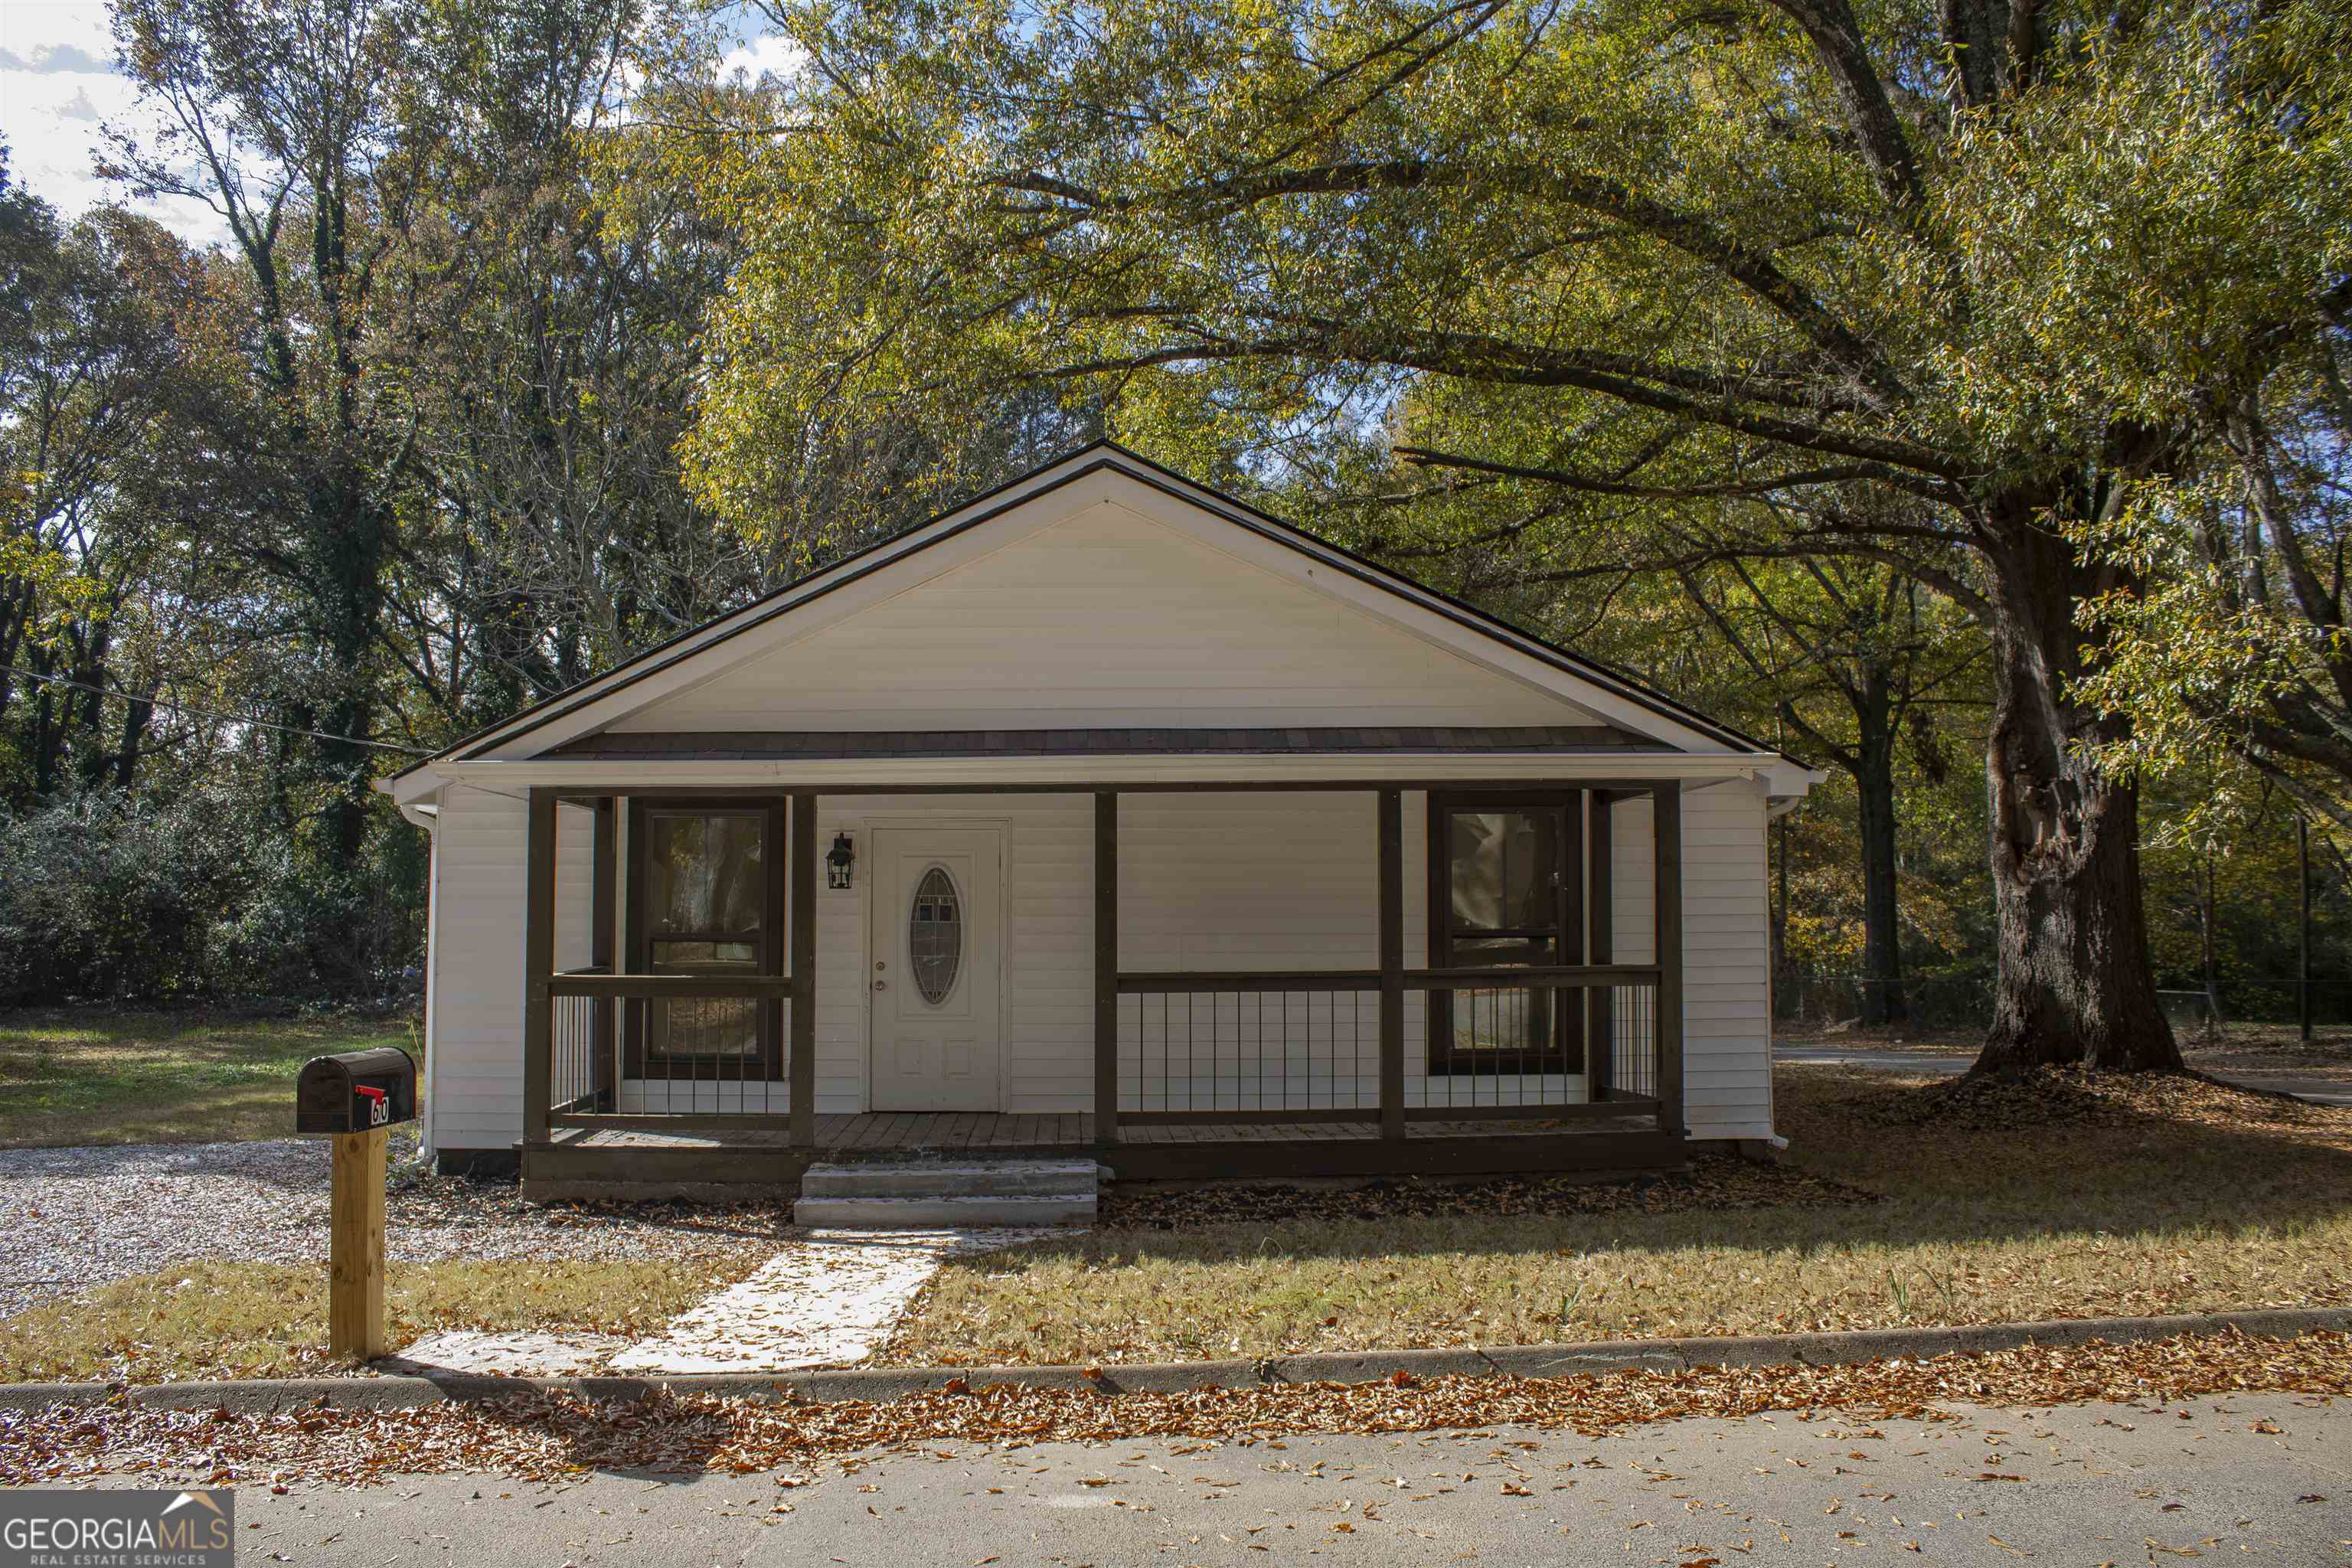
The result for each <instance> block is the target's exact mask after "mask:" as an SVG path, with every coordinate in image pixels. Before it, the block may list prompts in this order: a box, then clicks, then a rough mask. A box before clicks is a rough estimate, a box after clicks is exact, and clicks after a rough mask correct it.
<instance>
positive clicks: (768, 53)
mask: <svg viewBox="0 0 2352 1568" xmlns="http://www.w3.org/2000/svg"><path fill="white" fill-rule="evenodd" d="M807 63H808V51H807V50H805V49H803V48H802V47H800V46H799V45H798V44H796V43H794V42H793V40H792V39H790V38H787V37H783V36H782V35H781V34H777V33H766V34H762V35H761V37H756V38H746V39H744V40H743V41H742V42H741V43H740V44H738V45H736V46H735V47H733V48H731V49H730V50H728V51H727V55H726V58H724V59H722V60H721V61H720V62H719V64H720V67H721V68H723V69H725V70H727V71H730V72H734V71H741V72H742V73H743V74H744V75H745V76H746V77H749V78H750V79H751V80H752V81H754V82H757V81H759V80H760V79H761V78H762V77H770V76H773V77H793V76H797V75H799V74H800V69H801V67H802V66H803V65H805V64H807Z"/></svg>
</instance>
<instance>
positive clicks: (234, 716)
mask: <svg viewBox="0 0 2352 1568" xmlns="http://www.w3.org/2000/svg"><path fill="white" fill-rule="evenodd" d="M7 673H8V674H10V675H21V676H23V677H24V678H25V679H27V680H46V681H47V682H48V683H49V684H50V685H52V686H69V687H71V688H73V689H75V690H76V691H87V692H89V693H91V694H92V695H93V696H98V697H111V698H114V699H115V700H118V701H121V702H144V703H146V704H147V705H148V706H150V707H152V708H168V709H170V710H172V711H173V712H174V713H182V714H185V715H186V716H187V717H189V718H191V719H217V720H219V721H221V722H222V723H224V724H245V725H249V726H250V727H252V728H253V729H256V730H278V731H283V732H285V733H286V734H289V735H308V736H310V738H311V739H312V740H314V741H340V742H342V743H343V744H344V745H347V746H373V747H374V748H375V749H376V750H377V751H380V752H403V753H404V754H406V755H408V756H412V757H429V756H431V755H432V754H433V753H432V752H428V751H424V750H422V749H420V748H418V747H415V746H402V745H396V744H394V742H390V741H362V740H359V739H357V738H356V737H354V736H351V735H330V734H329V733H327V732H326V731H324V730H305V729H304V728H302V727H301V726H300V725H299V724H273V723H271V722H270V721H268V720H267V719H247V718H246V717H245V716H244V715H242V714H238V713H221V712H215V710H211V709H208V708H191V707H189V706H188V705H187V704H186V703H184V702H174V701H173V700H171V699H169V698H167V697H134V696H132V695H131V693H130V692H128V691H109V690H107V689H105V688H104V687H102V686H92V685H91V684H90V683H89V681H87V680H74V679H68V678H67V677H65V676H62V675H43V674H42V673H41V672H40V671H39V670H37V669H23V668H17V667H16V666H14V665H11V666H9V667H8V668H7Z"/></svg>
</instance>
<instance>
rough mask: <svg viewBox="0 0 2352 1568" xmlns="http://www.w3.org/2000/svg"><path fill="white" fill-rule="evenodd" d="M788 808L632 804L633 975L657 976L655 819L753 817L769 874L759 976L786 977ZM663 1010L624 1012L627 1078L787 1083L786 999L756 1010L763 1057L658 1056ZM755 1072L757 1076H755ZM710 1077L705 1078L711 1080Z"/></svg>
mask: <svg viewBox="0 0 2352 1568" xmlns="http://www.w3.org/2000/svg"><path fill="white" fill-rule="evenodd" d="M789 811H790V803H789V802H788V801H786V800H783V799H781V798H779V797H776V796H772V795H744V796H740V797H738V796H709V795H677V796H667V795H635V796H632V797H630V800H629V880H628V899H627V905H628V912H627V916H626V925H627V928H628V929H627V933H626V935H625V938H624V942H623V951H624V952H625V953H626V954H627V957H628V972H629V973H632V974H650V973H653V944H654V935H653V931H652V924H653V922H652V921H650V920H649V919H648V918H647V911H646V897H647V895H648V893H649V892H650V891H651V890H652V888H653V831H652V819H653V817H654V816H656V815H661V816H758V817H759V818H760V819H761V826H760V860H761V865H763V866H765V867H766V868H768V874H767V875H766V876H764V877H762V878H761V888H760V942H759V948H760V955H759V962H760V973H762V974H782V973H783V972H784V889H785V887H786V885H787V884H786V882H785V879H784V878H785V866H784V858H785V857H786V856H787V855H789V854H790V853H791V852H792V850H791V842H792V840H791V835H790V833H789V832H788V831H787V829H788V827H789V824H788V822H787V821H786V816H787V815H788V813H789ZM661 940H663V941H665V942H720V941H727V940H732V936H731V933H712V932H692V931H689V932H684V933H674V934H670V935H666V936H664V937H663V938H662V939H661ZM659 1005H662V1004H661V1003H659V1002H654V1001H648V1002H646V1003H645V1004H644V1005H642V1006H630V1007H627V1008H625V1010H624V1016H625V1018H626V1021H627V1030H626V1036H625V1076H626V1077H629V1078H645V1079H683V1080H688V1081H692V1080H695V1079H702V1081H715V1082H719V1083H734V1082H738V1081H740V1082H744V1083H781V1082H782V1081H784V1078H785V1063H784V1017H783V1014H784V1005H783V1002H782V999H781V998H771V999H768V1000H764V1001H759V1002H755V1003H754V1006H756V1007H757V1009H758V1018H759V1050H758V1052H757V1054H756V1055H746V1056H737V1055H734V1054H732V1053H728V1054H719V1053H714V1052H709V1051H668V1050H655V1049H654V1048H653V1047H652V1042H651V1040H650V1039H649V1038H648V1037H649V1036H650V1035H651V1033H652V1023H653V1009H654V1008H655V1007H656V1006H659ZM727 1068H740V1072H739V1073H737V1074H733V1075H726V1076H721V1075H722V1074H724V1071H725V1069H727ZM754 1069H756V1070H754ZM706 1072H707V1073H708V1074H709V1075H710V1076H709V1078H705V1077H704V1074H705V1073H706Z"/></svg>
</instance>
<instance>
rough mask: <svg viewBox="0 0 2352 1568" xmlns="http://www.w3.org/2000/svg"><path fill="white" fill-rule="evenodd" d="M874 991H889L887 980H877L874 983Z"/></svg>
mask: <svg viewBox="0 0 2352 1568" xmlns="http://www.w3.org/2000/svg"><path fill="white" fill-rule="evenodd" d="M874 989H875V990H877V991H887V990H889V989H890V983H889V982H888V981H887V980H877V981H876V982H875V983H874Z"/></svg>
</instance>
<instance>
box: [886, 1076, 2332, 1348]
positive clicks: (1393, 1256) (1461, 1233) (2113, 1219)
mask: <svg viewBox="0 0 2352 1568" xmlns="http://www.w3.org/2000/svg"><path fill="white" fill-rule="evenodd" d="M1901 1081H1902V1080H1890V1079H1888V1077H1887V1076H1886V1075H1885V1074H1883V1073H1873V1074H1858V1073H1848V1072H1842V1071H1838V1070H1836V1069H1831V1068H1785V1069H1783V1070H1782V1072H1781V1073H1780V1078H1779V1097H1780V1099H1779V1103H1780V1125H1781V1127H1782V1128H1783V1130H1784V1131H1786V1132H1787V1133H1788V1134H1789V1136H1790V1139H1791V1141H1792V1142H1793V1145H1794V1151H1793V1153H1792V1156H1791V1158H1792V1159H1793V1161H1794V1163H1796V1164H1797V1165H1799V1166H1800V1167H1801V1169H1803V1170H1805V1171H1807V1172H1810V1173H1812V1174H1815V1175H1818V1176H1821V1177H1823V1178H1826V1179H1828V1180H1830V1181H1832V1182H1837V1183H1842V1184H1852V1185H1853V1186H1858V1187H1862V1188H1864V1189H1866V1190H1869V1191H1872V1192H1875V1193H1879V1194H1884V1195H1885V1201H1884V1202H1882V1203H1877V1204H1870V1205H1807V1206H1783V1207H1776V1208H1760V1209H1758V1208H1751V1209H1745V1210H1739V1211H1717V1210H1706V1209H1691V1210H1685V1211H1682V1212H1673V1213H1639V1212H1630V1213H1629V1212H1617V1213H1599V1214H1591V1213H1586V1214H1574V1213H1570V1214H1550V1215H1508V1216H1503V1217H1489V1218H1463V1217H1440V1218H1418V1219H1416V1218H1388V1219H1382V1220H1379V1221H1376V1222H1375V1221H1346V1220H1340V1221H1332V1220H1328V1219H1319V1218H1318V1219H1317V1220H1314V1221H1307V1222H1301V1221H1292V1222H1286V1223H1282V1224H1245V1225H1230V1226H1210V1227H1205V1228H1202V1229H1196V1230H1190V1231H1177V1232H1172V1233H1164V1234H1163V1233H1139V1232H1126V1233H1120V1232H1106V1233H1097V1234H1096V1235H1093V1236H1088V1237H1076V1238H1071V1239H1066V1240H1058V1241H1051V1242H1045V1243H1040V1244H1037V1245H1035V1246H1033V1247H1027V1248H1023V1249H1018V1250H1015V1251H1011V1252H1003V1253H995V1254H991V1255H988V1256H986V1257H984V1258H973V1259H970V1260H967V1261H965V1262H961V1263H957V1264H951V1265H950V1266H949V1267H948V1268H946V1269H945V1270H944V1271H943V1272H942V1273H941V1275H940V1279H938V1280H937V1281H935V1282H934V1283H933V1285H932V1286H931V1287H930V1288H929V1290H928V1291H927V1292H926V1294H925V1296H924V1297H923V1298H922V1299H921V1300H919V1302H918V1303H917V1305H916V1307H915V1309H914V1310H912V1311H911V1312H910V1313H909V1315H908V1321H906V1323H905V1325H904V1326H903V1327H902V1329H901V1331H900V1332H899V1333H898V1336H897V1338H896V1339H895V1341H894V1342H893V1343H892V1345H891V1346H890V1348H889V1350H888V1351H887V1352H886V1356H885V1359H888V1360H893V1361H898V1362H903V1363H921V1362H929V1363H964V1364H971V1363H982V1364H985V1363H1051V1362H1089V1361H1099V1362H1117V1361H1129V1362H1140V1361H1173V1360H1185V1359H1192V1358H1199V1357H1212V1356H1230V1355H1274V1354H1281V1353H1288V1352H1303V1351H1315V1350H1349V1349H1373V1348H1399V1347H1404V1346H1416V1345H1419V1346H1442V1345H1466V1344H1482V1343H1483V1344H1509V1343H1543V1342H1561V1341H1573V1340H1589V1339H1607V1338H1617V1337H1641V1336H1655V1335H1674V1334H1694V1333H1771V1332H1782V1331H1792V1330H1805V1329H1850V1328H1872V1327H1882V1326H1887V1325H1895V1324H1953V1323H1973V1322H1994V1321H2019V1320H2031V1319H2040V1318H2078V1317H2102V1316H2109V1315H2120V1314H2140V1313H2163V1312H2182V1311H2205V1310H2225V1309H2231V1308H2250V1307H2263V1306H2311V1305H2337V1304H2342V1303H2345V1302H2347V1301H2352V1110H2326V1109H2321V1108H2315V1107H2310V1106H2304V1105H2299V1104H2296V1103H2294V1102H2292V1101H2285V1100H2276V1099H2273V1098H2269V1097H2263V1096H2255V1095H2250V1094H2244V1093H2242V1092H2240V1091H2237V1090H2232V1089H2223V1088H2212V1087H2206V1086H2201V1085H2200V1086H2192V1087H2191V1088H2189V1089H2178V1088H2173V1087H2151V1088H2149V1089H2137V1090H2130V1091H2125V1092H2124V1093H2122V1094H2121V1095H2120V1096H2118V1097H2117V1098H2116V1100H2115V1102H2114V1103H2113V1104H2111V1105H2110V1106H2108V1107H2107V1109H2106V1110H2105V1112H2104V1113H2102V1114H2101V1115H2099V1116H2096V1117H2093V1118H2091V1119H2089V1120H2088V1121H2082V1120H2076V1121H2070V1122H2069V1123H2068V1124H2065V1125H2063V1126H2050V1125H2042V1126H2022V1127H2021V1126H2018V1125H2016V1124H2015V1122H2014V1121H2004V1122H2002V1123H2000V1125H1997V1126H1992V1127H1986V1128H1976V1127H1969V1126H1954V1125H1948V1124H1939V1123H1937V1122H1933V1121H1931V1122H1929V1123H1928V1124H1927V1125H1925V1126H1922V1127H1916V1128H1911V1127H1906V1128H1901V1129H1899V1130H1898V1129H1890V1127H1889V1126H1888V1125H1887V1114H1886V1113H1887V1110H1888V1106H1887V1104H1886V1101H1885V1097H1886V1096H1887V1095H1888V1094H1889V1093H1890V1092H1891V1091H1892V1090H1891V1086H1892V1085H1893V1084H1896V1083H1900V1082H1901ZM1900 1092H1902V1093H1906V1094H1911V1095H1923V1096H1924V1095H1934V1094H1937V1093H1938V1092H1949V1091H1948V1089H1945V1090H1940V1091H1939V1090H1937V1089H1935V1088H1933V1087H1931V1086H1929V1085H1927V1084H1925V1083H1921V1084H1915V1085H1912V1086H1910V1087H1908V1088H1906V1089H1901V1090H1900ZM2102 1092H2104V1091H2102ZM2056 1099H2057V1100H2059V1101H2060V1102H2062V1103H2063V1102H2065V1097H2064V1096H2063V1095H2061V1096H2058V1097H2056Z"/></svg>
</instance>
